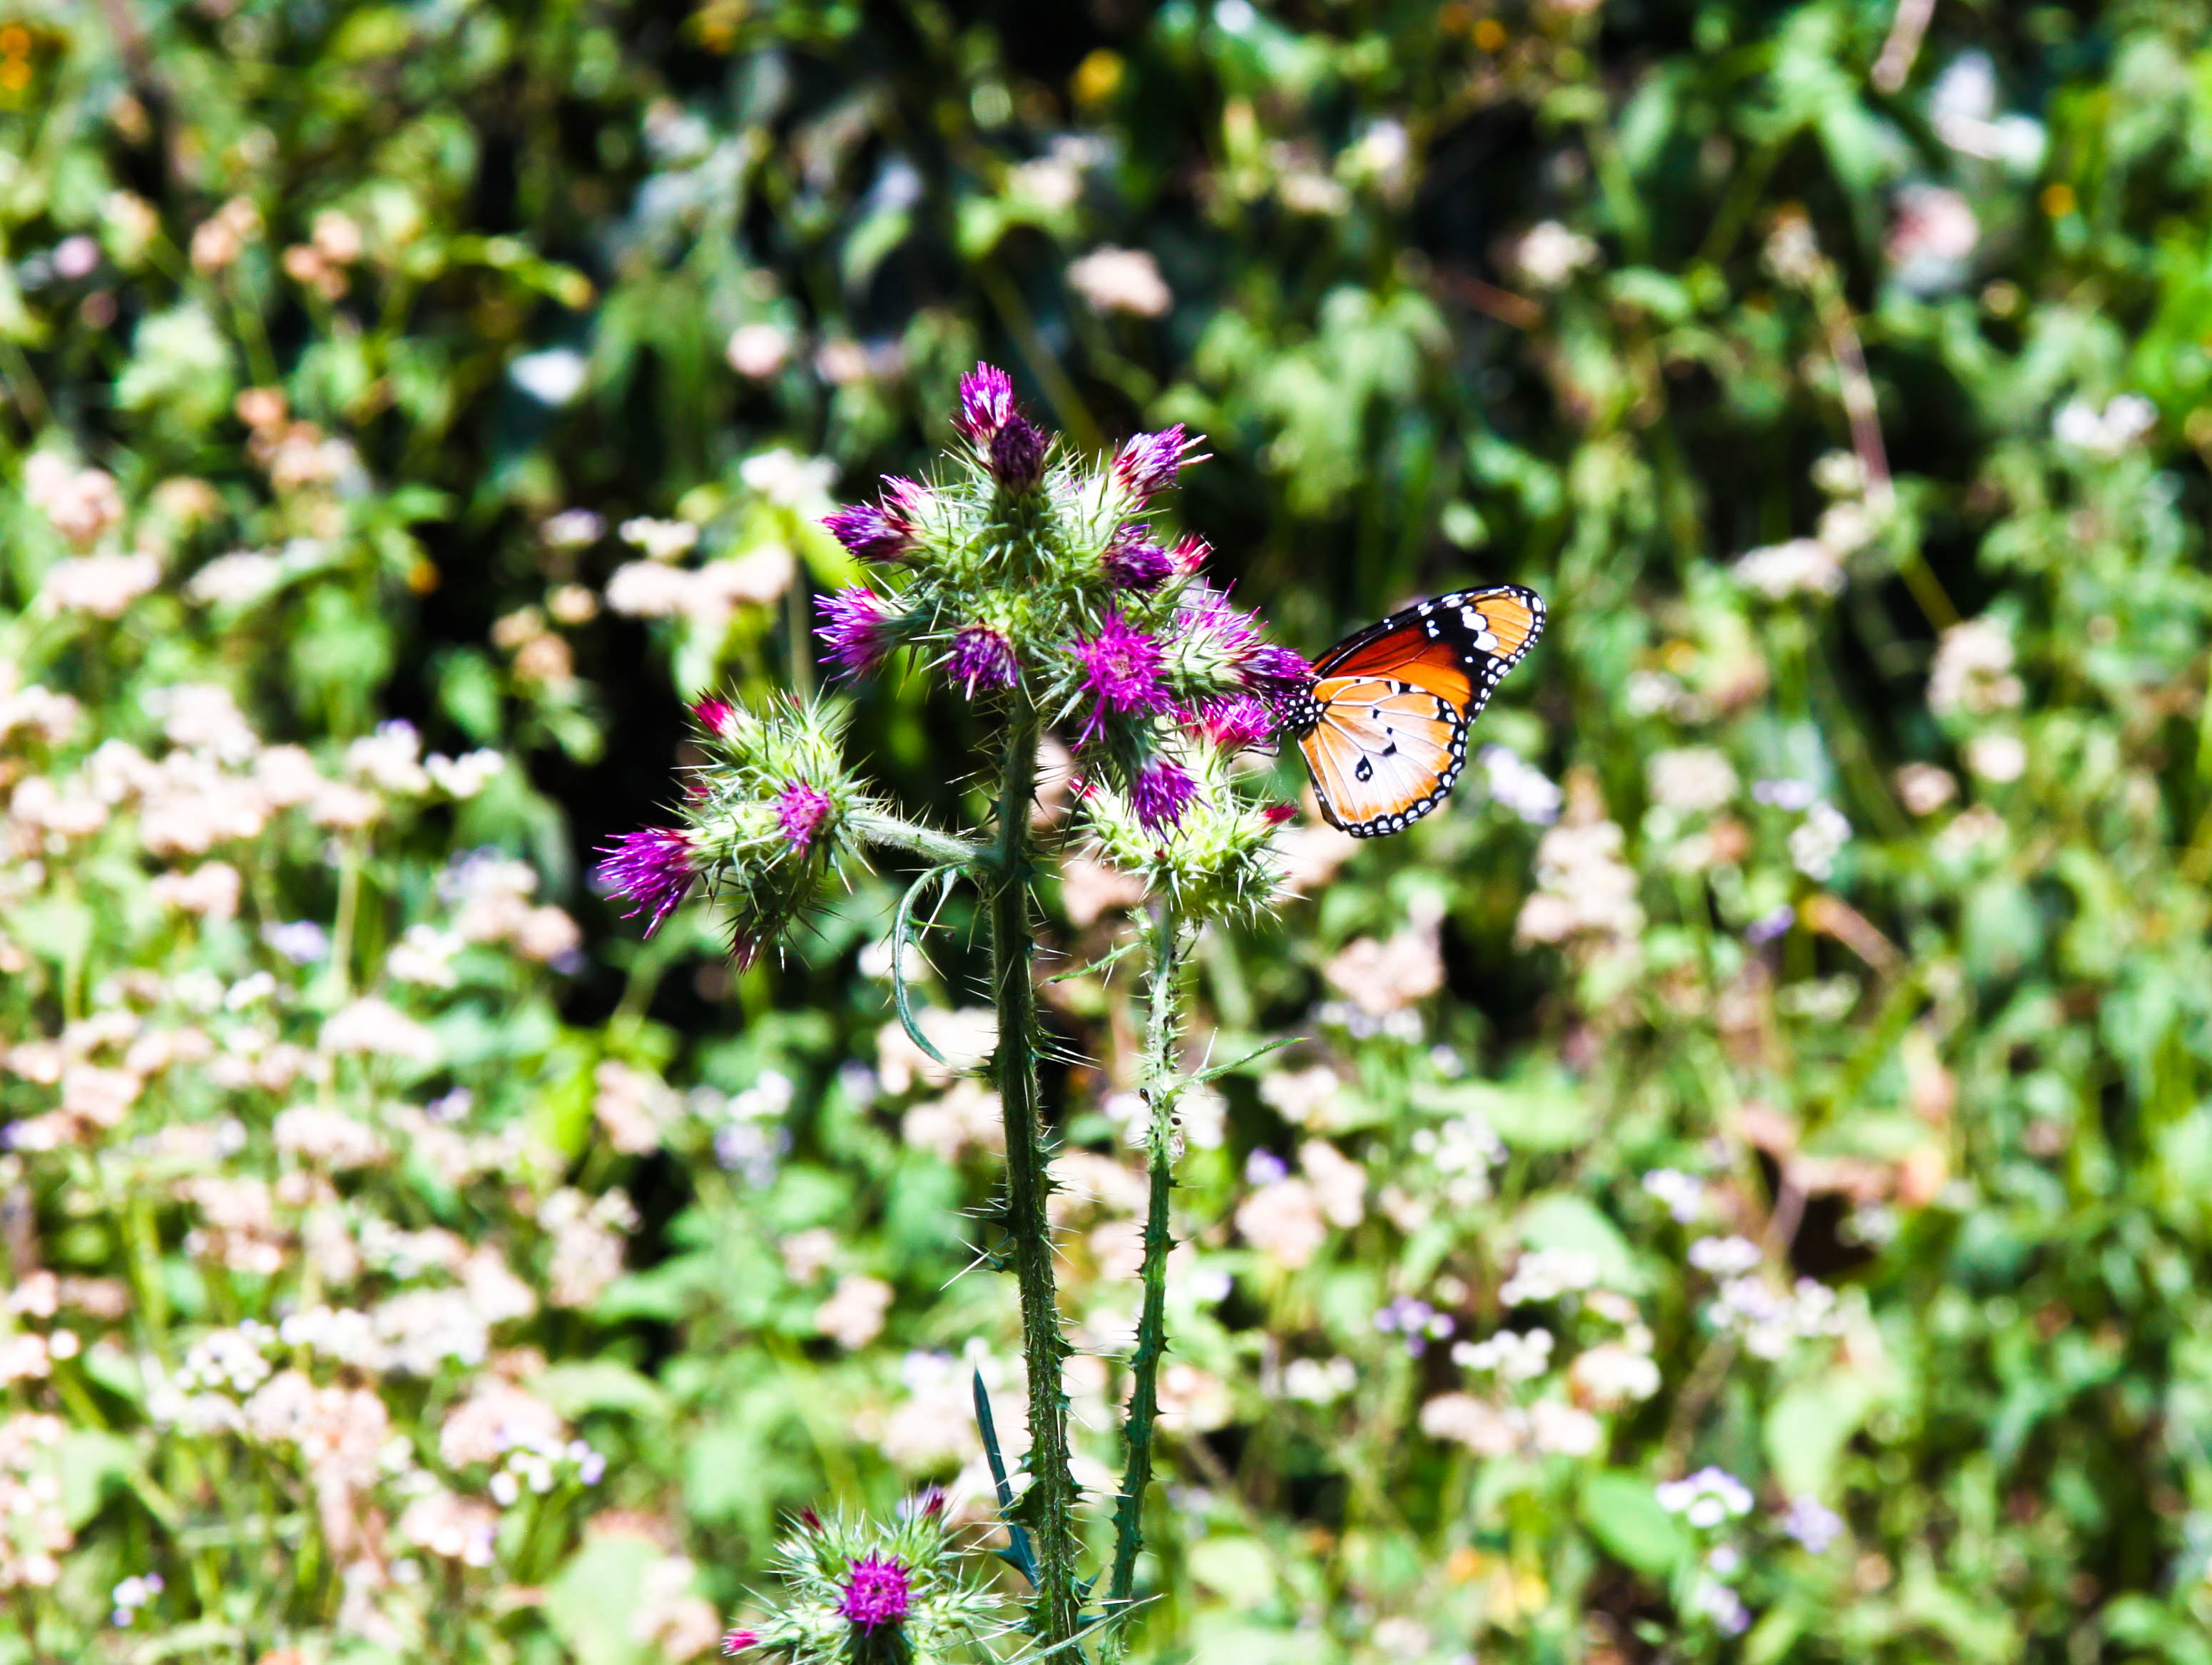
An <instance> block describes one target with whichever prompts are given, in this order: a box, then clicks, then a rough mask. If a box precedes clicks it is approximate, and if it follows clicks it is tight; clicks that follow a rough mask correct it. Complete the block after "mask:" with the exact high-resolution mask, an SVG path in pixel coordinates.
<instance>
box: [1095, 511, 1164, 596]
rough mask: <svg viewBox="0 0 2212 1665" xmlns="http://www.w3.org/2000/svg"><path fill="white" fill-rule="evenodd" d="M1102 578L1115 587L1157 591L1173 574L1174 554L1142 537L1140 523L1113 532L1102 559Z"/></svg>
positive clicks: (1143, 535)
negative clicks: (1111, 539) (1104, 574)
mask: <svg viewBox="0 0 2212 1665" xmlns="http://www.w3.org/2000/svg"><path fill="white" fill-rule="evenodd" d="M1103 565H1104V566H1105V568H1106V581H1107V582H1108V583H1109V584H1111V585H1112V586H1114V587H1115V589H1117V590H1157V589H1158V588H1159V587H1160V586H1161V585H1163V584H1164V583H1166V582H1167V581H1168V580H1169V579H1170V577H1172V576H1174V574H1175V571H1176V562H1175V557H1174V556H1172V555H1170V553H1169V552H1168V551H1167V550H1164V549H1162V548H1161V547H1160V546H1159V545H1158V544H1155V543H1153V542H1152V541H1151V540H1150V539H1149V538H1146V536H1145V529H1144V527H1142V526H1137V525H1130V526H1124V527H1122V528H1121V531H1119V532H1115V534H1114V541H1113V542H1112V543H1110V544H1108V545H1107V546H1106V554H1105V556H1104V558H1103Z"/></svg>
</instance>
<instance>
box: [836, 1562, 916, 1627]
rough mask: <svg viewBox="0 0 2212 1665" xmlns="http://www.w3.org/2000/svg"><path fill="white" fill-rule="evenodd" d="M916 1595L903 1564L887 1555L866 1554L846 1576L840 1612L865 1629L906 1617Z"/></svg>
mask: <svg viewBox="0 0 2212 1665" xmlns="http://www.w3.org/2000/svg"><path fill="white" fill-rule="evenodd" d="M912 1602H913V1595H912V1593H911V1591H910V1589H908V1583H907V1571H906V1567H905V1566H904V1565H903V1564H902V1563H901V1562H899V1561H897V1560H895V1559H892V1558H891V1557H890V1556H888V1555H863V1556H862V1557H860V1559H859V1560H857V1561H855V1562H854V1563H853V1565H852V1568H851V1570H850V1571H848V1573H847V1575H846V1578H845V1599H844V1600H843V1601H840V1602H839V1603H838V1604H837V1611H838V1612H839V1613H842V1615H843V1616H844V1617H845V1619H847V1620H848V1622H849V1623H852V1624H854V1625H857V1626H860V1628H861V1629H862V1630H864V1631H872V1630H874V1629H875V1628H876V1627H877V1626H878V1625H896V1624H898V1623H899V1622H900V1621H902V1619H905V1617H906V1615H907V1609H908V1607H910V1606H911V1605H912Z"/></svg>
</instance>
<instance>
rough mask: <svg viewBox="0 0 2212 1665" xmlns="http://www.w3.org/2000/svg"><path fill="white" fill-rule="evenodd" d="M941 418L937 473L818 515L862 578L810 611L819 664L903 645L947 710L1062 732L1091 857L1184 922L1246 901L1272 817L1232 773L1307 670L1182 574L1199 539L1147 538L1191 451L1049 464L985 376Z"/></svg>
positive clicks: (1045, 448) (1267, 875) (871, 664)
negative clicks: (979, 712)
mask: <svg viewBox="0 0 2212 1665" xmlns="http://www.w3.org/2000/svg"><path fill="white" fill-rule="evenodd" d="M953 426H954V428H955V430H956V431H957V434H959V436H960V438H961V441H963V444H962V447H961V448H960V449H959V450H958V451H957V453H955V454H954V456H953V458H952V459H951V462H952V465H951V470H950V471H949V474H950V477H948V478H946V479H945V480H941V481H939V482H937V483H933V484H927V485H925V484H921V483H916V482H915V481H912V480H907V479H899V478H892V479H887V480H886V481H885V482H884V492H883V495H882V496H881V498H880V499H879V501H877V502H875V503H872V504H862V505H857V506H855V507H849V508H846V509H842V510H840V511H839V512H838V513H836V514H833V515H831V516H829V519H828V520H826V521H825V522H824V524H825V525H826V526H828V527H829V530H830V532H833V533H834V534H835V535H836V537H837V538H838V539H839V540H840V541H841V542H842V543H843V544H844V545H845V547H846V548H847V549H848V550H850V551H851V552H852V553H853V554H854V556H858V557H860V559H862V560H864V561H867V562H872V563H875V564H876V565H877V566H878V568H881V570H882V577H881V578H880V579H879V580H878V583H877V584H876V585H875V586H854V587H852V588H849V589H847V590H844V591H842V592H839V593H837V594H836V595H832V596H830V597H828V598H827V599H825V600H824V601H823V605H822V614H823V624H822V626H821V628H820V630H819V632H818V634H819V635H821V637H822V640H823V647H824V657H825V658H826V659H827V660H828V661H829V664H830V665H832V666H833V667H834V669H835V670H836V671H837V673H838V674H839V675H841V676H843V677H846V678H860V677H863V676H866V675H868V674H869V673H871V672H872V671H875V670H876V669H877V668H878V666H879V665H882V664H883V663H884V660H885V659H886V658H888V657H889V656H890V654H891V653H894V652H895V651H897V650H899V649H901V648H908V649H911V650H913V651H915V653H919V654H921V655H922V656H924V658H925V659H926V660H927V663H928V664H929V665H931V666H932V667H933V669H934V670H935V671H937V672H938V673H939V674H940V675H942V676H943V677H944V678H945V680H946V681H947V682H948V683H949V684H951V686H953V687H954V688H956V689H957V690H959V691H960V693H961V694H962V696H963V697H966V698H969V699H975V698H980V697H984V696H990V697H993V698H999V699H1005V700H1010V701H1014V702H1021V703H1022V704H1023V706H1024V708H1026V709H1028V710H1030V711H1033V712H1036V713H1037V714H1041V715H1042V716H1043V717H1044V718H1045V719H1046V720H1048V721H1051V722H1054V723H1056V724H1064V725H1066V727H1067V728H1068V730H1069V731H1070V732H1072V733H1073V736H1074V738H1075V742H1076V744H1078V745H1079V748H1080V750H1081V753H1082V756H1081V761H1080V768H1081V770H1082V775H1081V780H1080V784H1079V796H1081V797H1082V799H1084V802H1085V810H1086V812H1087V817H1088V822H1089V825H1090V829H1091V832H1092V834H1093V836H1094V837H1095V839H1096V842H1097V848H1098V853H1099V854H1101V855H1103V857H1104V858H1105V859H1106V860H1109V862H1111V863H1113V864H1114V865H1115V866H1121V867H1124V868H1129V869H1133V870H1139V871H1141V872H1143V873H1144V874H1145V876H1146V878H1148V879H1149V880H1151V881H1152V883H1153V884H1155V885H1157V886H1158V887H1162V888H1166V889H1169V890H1172V891H1174V892H1175V893H1176V896H1177V899H1178V901H1179V902H1181V903H1182V905H1184V906H1187V907H1188V908H1192V909H1194V910H1197V911H1205V912H1221V911H1230V910H1233V909H1238V908H1249V907H1251V906H1254V905H1256V903H1257V902H1259V901H1261V900H1262V899H1264V897H1265V896H1266V895H1267V894H1268V893H1269V891H1270V890H1272V887H1273V877H1272V868H1271V864H1270V861H1269V859H1268V855H1267V851H1268V846H1269V840H1270V838H1271V836H1272V835H1273V829H1274V827H1275V826H1276V824H1278V823H1279V821H1280V820H1281V819H1283V818H1285V816H1286V815H1287V811H1286V810H1284V809H1282V808H1279V807H1277V808H1274V809H1273V810H1269V809H1266V808H1262V807H1261V806H1259V805H1254V804H1249V803H1247V802H1245V801H1244V800H1243V798H1242V796H1241V795H1240V793H1238V792H1237V790H1236V788H1235V783H1234V777H1233V773H1232V768H1231V765H1232V763H1233V760H1234V758H1235V757H1236V756H1237V754H1238V753H1239V752H1242V751H1244V750H1249V749H1250V748H1252V747H1254V746H1257V745H1260V744H1264V743H1265V742H1266V741H1267V740H1268V739H1269V738H1271V737H1272V736H1273V734H1274V733H1275V732H1276V731H1277V729H1278V728H1279V726H1280V723H1279V709H1280V707H1281V703H1282V702H1283V700H1284V699H1285V696H1287V695H1289V694H1291V693H1292V692H1294V691H1295V690H1297V689H1298V688H1299V687H1300V686H1302V685H1303V683H1304V678H1306V677H1307V675H1308V674H1309V667H1308V666H1307V665H1306V663H1305V661H1304V659H1301V658H1299V657H1298V656H1297V654H1296V653H1292V652H1291V651H1290V650H1289V649H1287V648H1285V647H1279V646H1277V645H1275V644H1273V643H1271V642H1269V641H1267V640H1266V638H1265V635H1264V633H1263V631H1262V629H1261V624H1260V622H1259V621H1258V620H1257V619H1256V618H1255V617H1253V616H1252V615H1250V614H1249V613H1246V612H1243V611H1240V610H1238V609H1237V608H1236V607H1234V606H1232V605H1231V604H1230V602H1229V599H1228V598H1227V597H1226V596H1225V594H1223V593H1222V592H1220V591H1218V590H1217V589H1215V588H1213V587H1212V586H1211V585H1209V584H1208V583H1207V582H1206V580H1204V579H1203V578H1202V577H1200V575H1199V574H1200V567H1201V566H1202V564H1203V563H1204V561H1205V559H1206V555H1207V553H1208V551H1207V549H1206V544H1205V543H1204V542H1203V540H1201V539H1198V538H1182V539H1181V540H1179V541H1176V542H1174V543H1172V544H1170V543H1169V542H1168V541H1166V540H1165V539H1164V538H1162V537H1161V536H1159V535H1158V533H1157V532H1155V530H1154V528H1153V526H1152V520H1151V515H1152V508H1153V505H1154V503H1155V501H1156V500H1157V499H1158V497H1159V496H1160V495H1162V494H1163V493H1164V492H1165V491H1166V490H1167V489H1169V488H1170V487H1171V486H1172V485H1174V483H1176V477H1177V475H1178V474H1179V472H1180V471H1181V470H1182V467H1183V466H1184V465H1185V464H1187V463H1188V462H1190V461H1192V460H1194V451H1195V448H1196V447H1197V445H1198V444H1199V441H1196V440H1194V439H1191V438H1189V437H1188V436H1186V435H1185V434H1184V433H1183V431H1182V429H1181V428H1170V429H1168V430H1166V431H1165V432H1163V433H1158V434H1138V435H1136V436H1135V437H1134V438H1133V439H1131V440H1129V441H1127V443H1126V444H1124V445H1123V446H1122V447H1121V449H1120V451H1119V452H1118V453H1116V454H1115V457H1114V458H1113V459H1112V460H1111V461H1110V462H1109V463H1108V464H1106V465H1103V466H1100V465H1091V464H1090V463H1087V462H1085V461H1082V460H1079V459H1069V458H1066V457H1064V456H1061V455H1060V453H1058V452H1057V451H1056V449H1055V447H1054V445H1053V443H1052V442H1051V441H1049V440H1048V437H1047V436H1046V435H1045V434H1043V433H1042V430H1040V429H1039V428H1037V427H1036V425H1035V424H1034V423H1032V422H1030V420H1029V418H1028V417H1026V416H1024V415H1023V414H1022V413H1021V411H1020V410H1018V409H1017V408H1016V405H1015V403H1014V396H1013V386H1012V382H1011V381H1010V380H1008V378H1007V377H1006V374H1005V373H1004V372H1003V371H1000V370H997V369H994V368H992V367H991V366H988V365H979V366H978V367H977V368H976V369H975V372H974V373H973V374H970V375H969V376H967V377H966V378H964V379H963V381H962V383H961V386H960V396H959V409H958V412H957V415H956V416H955V418H954V422H953Z"/></svg>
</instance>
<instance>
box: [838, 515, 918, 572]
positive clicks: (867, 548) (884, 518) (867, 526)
mask: <svg viewBox="0 0 2212 1665" xmlns="http://www.w3.org/2000/svg"><path fill="white" fill-rule="evenodd" d="M822 524H823V526H826V527H827V528H828V529H829V535H830V536H831V537H832V538H836V540H837V541H838V542H839V543H841V544H843V545H844V546H845V547H846V548H847V549H848V550H851V551H852V552H853V553H854V555H855V556H859V557H860V559H861V560H863V561H896V560H897V559H898V558H899V556H902V555H904V554H905V553H906V552H907V550H908V548H910V547H911V546H912V544H913V542H914V538H913V535H912V533H911V532H908V529H907V528H906V527H904V526H901V525H900V524H899V523H898V522H897V521H896V520H892V519H891V517H890V515H888V514H886V513H884V511H883V510H882V509H881V508H880V507H878V506H877V505H875V504H873V503H855V504H854V505H853V506H852V507H850V508H841V509H839V510H838V511H837V512H836V513H835V514H825V515H823V517H822Z"/></svg>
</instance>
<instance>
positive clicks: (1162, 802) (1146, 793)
mask: <svg viewBox="0 0 2212 1665" xmlns="http://www.w3.org/2000/svg"><path fill="white" fill-rule="evenodd" d="M1197 796H1198V782H1197V781H1194V780H1192V779H1191V778H1190V771H1189V770H1188V769H1185V768H1184V767H1183V766H1182V764H1181V763H1176V761H1175V759H1173V758H1172V757H1154V758H1152V759H1150V760H1149V761H1148V762H1147V763H1146V764H1145V766H1144V767H1143V768H1142V769H1139V770H1138V771H1137V778H1136V779H1135V780H1133V781H1131V782H1130V783H1129V807H1130V808H1131V809H1133V810H1134V811H1136V812H1137V819H1138V821H1139V823H1141V824H1142V825H1143V827H1144V829H1145V830H1146V831H1147V832H1154V833H1160V832H1167V831H1170V829H1174V828H1176V827H1177V826H1180V825H1181V824H1182V812H1183V807H1184V805H1188V803H1189V802H1190V800H1191V799H1194V798H1195V797H1197Z"/></svg>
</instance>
